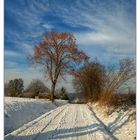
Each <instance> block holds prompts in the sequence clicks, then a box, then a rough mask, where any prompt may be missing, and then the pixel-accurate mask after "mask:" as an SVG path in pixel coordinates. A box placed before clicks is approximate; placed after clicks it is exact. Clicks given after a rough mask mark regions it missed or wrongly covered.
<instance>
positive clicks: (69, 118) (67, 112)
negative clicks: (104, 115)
mask: <svg viewBox="0 0 140 140" xmlns="http://www.w3.org/2000/svg"><path fill="white" fill-rule="evenodd" d="M48 139H57V140H58V139H60V140H61V139H63V140H64V139H65V140H117V138H116V137H115V136H113V134H111V132H110V131H109V129H108V128H107V127H106V126H105V125H104V123H103V122H102V121H101V120H100V119H99V117H98V116H97V115H96V114H95V112H92V111H91V110H90V109H89V107H88V106H87V105H85V104H67V105H64V106H61V107H58V108H57V109H55V110H53V111H51V112H48V113H46V114H44V115H42V116H40V117H39V118H37V119H36V120H34V121H32V122H29V123H28V124H25V125H24V126H22V127H21V128H19V129H17V130H15V131H13V132H12V133H10V134H8V135H6V136H5V140H48Z"/></svg>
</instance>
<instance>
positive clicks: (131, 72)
mask: <svg viewBox="0 0 140 140" xmlns="http://www.w3.org/2000/svg"><path fill="white" fill-rule="evenodd" d="M135 76H136V65H135V63H134V60H133V59H130V58H125V59H122V60H120V62H119V70H115V69H114V68H113V67H110V68H109V70H108V71H107V73H106V82H105V87H104V90H105V92H117V90H118V89H119V88H120V87H121V86H123V85H124V84H125V83H126V82H127V81H128V80H130V79H132V78H134V77H135Z"/></svg>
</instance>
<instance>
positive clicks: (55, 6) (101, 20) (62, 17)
mask: <svg viewBox="0 0 140 140" xmlns="http://www.w3.org/2000/svg"><path fill="white" fill-rule="evenodd" d="M135 18H136V15H135V0H106V1H105V0H100V1H97V0H86V1H85V0H67V1H64V0H40V1H38V0H30V1H27V0H22V1H19V0H14V1H11V0H5V52H4V54H5V65H6V67H5V71H6V78H7V79H9V78H12V77H16V76H20V74H21V75H22V77H24V78H26V79H27V80H26V81H30V79H32V78H34V77H38V78H39V77H40V72H37V73H34V72H33V70H29V69H28V62H27V60H26V56H27V55H28V54H29V53H32V50H33V47H34V46H35V45H36V44H38V43H39V42H40V40H41V39H42V36H43V33H44V32H47V31H68V32H73V33H74V35H75V37H76V39H77V43H78V45H79V48H80V49H82V50H84V51H85V52H86V53H87V54H88V55H89V56H90V57H91V59H93V58H95V57H98V58H100V60H101V61H102V62H103V63H104V64H107V63H116V62H117V61H118V60H119V59H121V58H124V57H128V56H129V57H132V58H135V46H136V44H135V43H136V26H135ZM23 71H25V72H23ZM68 79H69V80H70V79H71V78H70V77H69V78H68ZM70 81H71V80H70ZM63 84H65V82H62V84H61V85H63ZM70 85H71V84H70V83H68V85H67V87H68V88H69V89H71V86H70Z"/></svg>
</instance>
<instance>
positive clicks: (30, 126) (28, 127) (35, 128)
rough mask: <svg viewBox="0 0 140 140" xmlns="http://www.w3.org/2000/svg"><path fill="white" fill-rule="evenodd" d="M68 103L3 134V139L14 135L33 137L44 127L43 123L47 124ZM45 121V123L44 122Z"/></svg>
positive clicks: (8, 139) (9, 138)
mask: <svg viewBox="0 0 140 140" xmlns="http://www.w3.org/2000/svg"><path fill="white" fill-rule="evenodd" d="M67 106H68V105H64V106H62V107H58V108H56V109H55V110H52V111H50V112H48V113H46V114H44V115H42V116H41V117H39V118H37V119H35V120H34V121H32V122H29V123H27V124H25V125H24V126H23V127H21V128H19V129H17V130H15V131H13V132H12V133H10V134H8V135H6V136H5V140H12V139H13V140H15V136H16V137H19V139H20V140H22V139H24V140H25V138H24V137H23V136H27V137H28V139H34V138H35V137H36V136H37V135H38V134H39V133H40V131H41V130H42V129H43V128H44V125H45V126H46V125H49V123H50V122H51V121H52V120H53V119H55V117H57V116H58V115H59V114H60V113H61V112H62V111H63V110H65V108H66V107H67ZM46 123H47V124H46ZM39 126H40V127H41V128H40V127H39Z"/></svg>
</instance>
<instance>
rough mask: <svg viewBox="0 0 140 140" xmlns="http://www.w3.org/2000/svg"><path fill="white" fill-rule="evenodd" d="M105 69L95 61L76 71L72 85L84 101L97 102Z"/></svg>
mask: <svg viewBox="0 0 140 140" xmlns="http://www.w3.org/2000/svg"><path fill="white" fill-rule="evenodd" d="M104 78H105V69H104V66H103V65H101V64H100V63H99V62H98V61H97V60H95V61H93V62H91V63H88V64H86V65H85V66H83V67H82V68H80V69H79V70H78V71H77V75H75V78H74V80H73V85H74V87H75V88H76V91H77V93H80V94H81V96H84V98H85V99H86V101H87V102H88V101H97V100H98V98H99V96H100V93H101V91H102V90H103V87H104Z"/></svg>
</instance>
